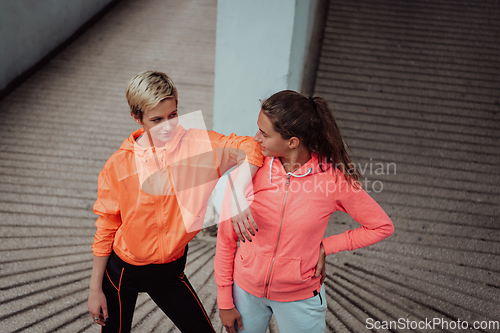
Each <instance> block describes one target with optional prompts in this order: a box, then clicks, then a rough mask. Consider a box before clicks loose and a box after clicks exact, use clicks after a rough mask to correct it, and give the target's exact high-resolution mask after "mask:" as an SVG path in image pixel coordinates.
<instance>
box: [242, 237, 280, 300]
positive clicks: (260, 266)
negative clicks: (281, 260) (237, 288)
mask: <svg viewBox="0 0 500 333" xmlns="http://www.w3.org/2000/svg"><path fill="white" fill-rule="evenodd" d="M271 259H272V258H271V257H268V256H264V255H262V254H259V253H257V252H255V251H254V250H253V248H252V247H251V246H249V245H246V244H245V245H241V246H240V247H239V248H238V251H237V252H236V258H235V260H234V274H235V277H236V276H237V279H238V280H240V279H242V280H245V281H246V282H245V286H250V285H251V286H252V290H255V291H258V294H260V293H263V290H264V289H265V286H266V278H267V275H266V273H267V272H268V271H269V267H270V263H271Z"/></svg>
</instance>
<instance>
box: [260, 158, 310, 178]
mask: <svg viewBox="0 0 500 333" xmlns="http://www.w3.org/2000/svg"><path fill="white" fill-rule="evenodd" d="M273 162H274V157H273V158H272V159H271V163H270V165H269V184H272V183H271V171H272V169H273ZM312 171H313V169H312V168H308V169H307V172H306V173H305V174H303V175H295V174H293V172H287V173H286V175H287V176H294V177H297V178H302V177H305V176H307V175H308V174H310V173H311V172H312Z"/></svg>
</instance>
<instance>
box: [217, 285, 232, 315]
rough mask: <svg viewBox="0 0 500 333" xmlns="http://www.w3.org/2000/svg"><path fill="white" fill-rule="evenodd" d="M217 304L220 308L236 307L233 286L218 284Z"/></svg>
mask: <svg viewBox="0 0 500 333" xmlns="http://www.w3.org/2000/svg"><path fill="white" fill-rule="evenodd" d="M217 305H218V307H219V309H222V310H230V309H232V308H234V303H233V286H232V285H230V286H224V287H221V286H217Z"/></svg>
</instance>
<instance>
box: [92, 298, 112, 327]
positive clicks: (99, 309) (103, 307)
mask: <svg viewBox="0 0 500 333" xmlns="http://www.w3.org/2000/svg"><path fill="white" fill-rule="evenodd" d="M88 307H89V313H90V315H91V316H92V320H93V321H94V322H96V323H97V324H99V325H101V326H106V321H107V320H108V306H107V302H106V296H105V295H104V293H103V292H102V290H100V291H92V290H91V291H90V293H89V300H88Z"/></svg>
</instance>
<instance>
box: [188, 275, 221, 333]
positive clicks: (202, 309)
mask: <svg viewBox="0 0 500 333" xmlns="http://www.w3.org/2000/svg"><path fill="white" fill-rule="evenodd" d="M182 277H184V274H183V276H182ZM182 282H183V283H184V284H185V285H186V287H187V288H188V289H189V291H190V292H191V294H193V297H194V299H196V302H197V303H198V305H199V306H200V308H201V311H202V312H203V314H204V315H205V319H206V320H207V321H208V323H209V324H210V327H212V329H213V330H214V332H215V329H214V327H213V326H212V322H211V321H210V319H208V316H207V314H206V313H205V309H204V308H203V306H202V305H201V303H200V301H199V300H198V297H197V296H196V294H195V293H194V292H193V290H192V289H191V288H189V285H188V284H187V283H186V281H184V280H182Z"/></svg>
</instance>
